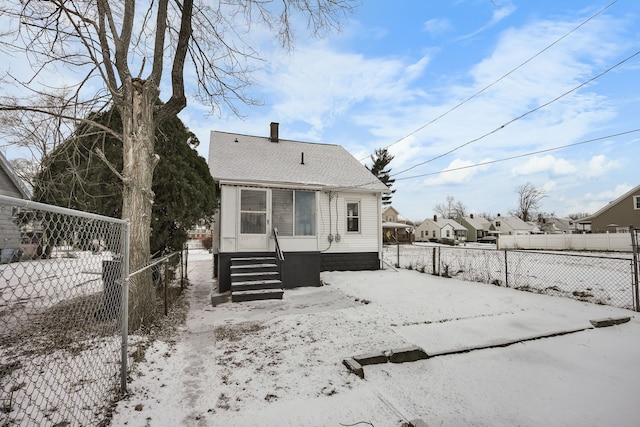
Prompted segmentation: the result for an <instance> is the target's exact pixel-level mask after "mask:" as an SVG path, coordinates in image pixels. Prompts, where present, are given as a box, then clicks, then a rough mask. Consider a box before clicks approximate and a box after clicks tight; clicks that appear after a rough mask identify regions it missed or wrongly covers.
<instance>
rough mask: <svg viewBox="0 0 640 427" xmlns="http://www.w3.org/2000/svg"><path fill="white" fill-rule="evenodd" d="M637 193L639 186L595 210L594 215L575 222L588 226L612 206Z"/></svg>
mask: <svg viewBox="0 0 640 427" xmlns="http://www.w3.org/2000/svg"><path fill="white" fill-rule="evenodd" d="M638 191H640V185H638V186H637V187H634V188H632V189H631V190H629V191H627V192H626V193H624V194H623V195H622V196H620V197H618V198H617V199H615V200H614V201H612V202H609V203H607V204H606V205H604V206H603V207H602V208H600V209H599V210H597V211H596V212H595V213H594V214H592V215H589V216H587V217H584V218H580V219H578V220H576V221H575V222H576V223H577V224H590V223H591V221H592V220H593V218H595V217H597V216H599V215H601V214H602V213H604V212H606V211H607V210H609V209H611V208H612V207H613V206H615V205H617V204H618V203H620V202H622V201H623V200H625V199H626V198H627V197H629V196H631V195H632V194H633V193H636V192H638Z"/></svg>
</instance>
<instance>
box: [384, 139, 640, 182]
mask: <svg viewBox="0 0 640 427" xmlns="http://www.w3.org/2000/svg"><path fill="white" fill-rule="evenodd" d="M634 132H640V128H638V129H632V130H628V131H624V132H619V133H615V134H611V135H607V136H601V137H598V138H593V139H588V140H586V141H580V142H574V143H573V144H567V145H561V146H558V147H553V148H547V149H544V150H538V151H532V152H530V153H524V154H518V155H517V156H511V157H505V158H502V159H497V160H488V161H486V162H482V163H475V164H473V165H467V166H460V167H457V168H452V169H445V170H441V171H439V172H429V173H423V174H420V175H413V176H406V177H404V178H397V179H396V181H403V180H406V179H414V178H422V177H425V176H430V175H439V174H441V173H446V172H454V171H459V170H463V169H470V168H477V167H480V166H486V165H491V164H494V163H499V162H506V161H508V160H514V159H519V158H522V157H528V156H534V155H536V154H541V153H548V152H550V151H557V150H562V149H565V148H569V147H575V146H576V145H583V144H588V143H590V142H595V141H601V140H603V139H608V138H615V137H617V136H622V135H628V134H630V133H634Z"/></svg>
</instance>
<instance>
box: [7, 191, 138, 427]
mask: <svg viewBox="0 0 640 427" xmlns="http://www.w3.org/2000/svg"><path fill="white" fill-rule="evenodd" d="M127 229H128V228H127V223H126V222H125V221H122V220H117V219H111V218H107V217H102V216H99V215H92V214H86V213H83V212H77V211H72V210H68V209H63V208H58V207H53V206H47V205H43V204H39V203H34V202H29V201H25V200H20V199H13V198H9V197H4V196H0V258H1V264H0V275H1V279H0V292H1V297H0V298H1V299H0V302H1V304H0V425H2V426H11V425H21V426H25V425H38V426H47V425H50V426H65V425H89V424H97V422H96V420H100V419H103V418H104V410H105V409H104V408H105V407H106V406H107V404H108V402H109V401H111V400H112V399H113V395H114V391H115V390H117V388H118V384H119V379H121V378H122V372H123V371H122V367H123V365H122V360H121V355H122V353H123V347H122V336H123V335H122V331H123V329H122V328H123V318H126V313H124V312H123V311H124V310H122V309H121V307H123V305H122V299H123V298H122V286H123V284H125V281H124V280H123V277H124V274H125V271H126V260H127V257H126V256H125V254H126V247H127V244H126V238H127ZM125 307H126V306H125ZM124 336H125V340H126V334H125V335H124ZM124 354H126V353H124ZM125 363H126V358H125Z"/></svg>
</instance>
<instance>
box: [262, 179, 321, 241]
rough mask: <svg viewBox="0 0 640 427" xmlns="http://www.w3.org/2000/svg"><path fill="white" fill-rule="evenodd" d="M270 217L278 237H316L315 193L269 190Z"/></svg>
mask: <svg viewBox="0 0 640 427" xmlns="http://www.w3.org/2000/svg"><path fill="white" fill-rule="evenodd" d="M271 206H272V207H271V217H272V220H273V226H274V227H275V228H277V229H278V235H280V236H315V235H316V193H315V192H313V191H298V190H295V191H294V190H282V189H273V190H271Z"/></svg>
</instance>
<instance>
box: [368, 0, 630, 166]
mask: <svg viewBox="0 0 640 427" xmlns="http://www.w3.org/2000/svg"><path fill="white" fill-rule="evenodd" d="M617 2H618V0H614V1H612V2H611V3H609V4H608V5H606V6H605V7H604V8H602V9H600V10H599V11H598V12H596V13H595V14H593V15H591V16H590V17H589V18H587V19H586V20H584V21H582V22H581V23H580V24H579V25H578V26H576V27H574V28H573V29H572V30H571V31H569V32H568V33H565V34H564V35H563V36H562V37H560V38H558V39H557V40H555V41H554V42H553V43H551V44H550V45H548V46H547V47H545V48H544V49H542V50H541V51H539V52H538V53H536V54H535V55H533V56H532V57H530V58H529V59H527V60H526V61H524V62H523V63H521V64H520V65H518V66H516V67H515V68H513V69H511V71H509V72H507V73H506V74H505V75H503V76H502V77H500V78H498V79H497V80H495V81H494V82H493V83H491V84H489V85H488V86H485V87H484V88H482V89H480V90H479V91H478V92H476V93H474V94H473V95H471V96H470V97H468V98H466V99H465V100H463V101H461V102H460V103H458V104H456V105H455V106H453V107H451V108H450V109H449V110H447V111H445V112H444V113H442V114H440V115H439V116H437V117H436V118H434V119H432V120H431V121H429V122H428V123H426V124H424V125H422V126H420V127H419V128H417V129H416V130H414V131H413V132H411V133H409V134H407V135H405V136H403V137H402V138H400V139H398V140H396V141H395V142H392V143H391V144H389V145H387V146H386V147H384V148H383V149H387V148H389V147H392V146H394V145H396V144H398V143H399V142H401V141H404V140H405V139H407V138H409V137H410V136H412V135H415V134H416V133H418V132H420V131H421V130H422V129H424V128H426V127H427V126H429V125H431V124H433V123H435V122H436V121H438V120H440V119H441V118H443V117H444V116H446V115H447V114H449V113H451V112H453V111H455V110H457V109H458V108H460V107H461V106H463V105H464V104H466V103H467V102H469V101H471V100H472V99H473V98H475V97H477V96H478V95H480V94H482V93H483V92H485V91H487V90H488V89H490V88H491V87H492V86H494V85H496V84H497V83H499V82H500V81H502V80H504V79H505V78H507V77H509V76H510V75H511V74H513V73H514V72H516V71H517V70H519V69H520V68H522V67H524V66H525V65H527V64H528V63H529V62H531V61H533V60H534V59H535V58H537V57H538V56H540V55H542V54H543V53H544V52H546V51H547V50H549V49H551V48H552V47H553V46H555V45H556V44H558V43H560V42H561V41H562V40H563V39H565V38H566V37H568V36H569V35H571V34H572V33H574V32H575V31H577V30H578V29H580V28H581V27H583V26H584V25H586V24H587V23H588V22H589V21H591V20H593V19H594V18H596V17H597V16H598V15H601V14H602V13H603V12H604V11H606V10H607V9H609V8H610V7H611V6H613V5H614V4H615V3H617ZM367 157H368V156H367ZM367 157H363V158H362V159H360V160H359V161H363V160H366V159H367Z"/></svg>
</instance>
